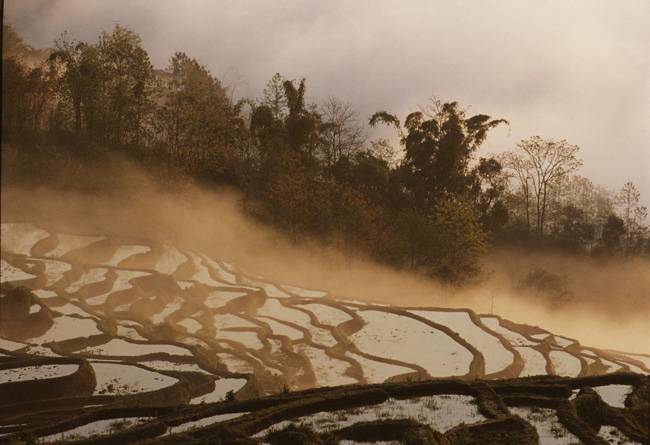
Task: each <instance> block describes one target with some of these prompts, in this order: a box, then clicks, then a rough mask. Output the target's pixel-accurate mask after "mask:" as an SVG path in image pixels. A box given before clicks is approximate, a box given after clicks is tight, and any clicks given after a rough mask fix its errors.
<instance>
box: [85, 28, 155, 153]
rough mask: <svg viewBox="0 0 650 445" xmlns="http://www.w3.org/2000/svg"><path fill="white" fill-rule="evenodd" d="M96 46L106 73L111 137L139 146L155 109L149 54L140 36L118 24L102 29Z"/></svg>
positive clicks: (153, 83) (116, 140)
mask: <svg viewBox="0 0 650 445" xmlns="http://www.w3.org/2000/svg"><path fill="white" fill-rule="evenodd" d="M97 48H98V50H99V53H100V56H101V59H102V62H103V66H102V68H103V72H104V73H105V75H106V79H105V80H106V83H105V84H104V87H105V88H106V91H105V94H106V99H107V104H108V105H109V109H108V111H109V112H108V113H107V116H106V117H107V118H108V122H107V125H108V136H109V140H112V141H114V142H117V143H118V144H134V145H135V146H137V145H138V144H139V143H140V141H141V138H142V136H143V133H144V131H145V126H144V123H145V120H146V118H147V117H148V116H149V115H150V114H151V113H152V112H153V109H154V102H153V95H154V92H155V88H156V84H155V74H154V71H153V66H152V65H151V62H150V61H149V55H148V54H147V52H146V51H145V50H144V48H142V41H141V39H140V37H139V36H138V35H137V34H136V33H135V32H134V31H132V30H130V29H128V28H125V27H123V26H120V25H119V24H115V27H114V28H113V32H112V33H110V34H109V33H107V32H106V31H104V32H102V35H101V36H100V39H99V44H98V46H97Z"/></svg>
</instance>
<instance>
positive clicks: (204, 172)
mask: <svg viewBox="0 0 650 445" xmlns="http://www.w3.org/2000/svg"><path fill="white" fill-rule="evenodd" d="M162 100H163V104H162V106H161V107H159V109H158V113H157V124H158V133H159V135H160V136H161V138H160V139H161V141H160V142H161V143H162V145H163V147H165V149H166V151H167V153H168V154H169V155H170V156H171V157H172V158H173V159H175V160H176V161H178V162H180V163H181V164H183V165H184V166H185V167H186V168H187V169H189V171H191V172H192V173H194V174H195V175H197V176H198V177H199V178H200V179H202V180H211V181H215V180H223V179H232V178H231V177H230V176H232V174H233V169H234V168H235V157H234V152H235V146H236V144H237V142H238V138H239V136H238V134H239V131H240V130H241V129H240V127H243V121H240V120H239V119H237V116H236V112H235V110H234V109H233V108H232V107H231V105H230V101H229V99H228V97H227V96H226V93H225V90H224V88H223V87H222V86H221V83H220V82H219V80H218V79H215V78H214V77H213V76H212V75H211V74H210V72H209V71H208V70H207V69H206V68H205V67H204V66H202V65H201V64H200V63H199V62H198V61H197V60H196V59H193V58H190V57H189V56H187V55H186V54H185V53H176V54H175V55H174V56H173V57H172V58H171V60H170V62H169V66H168V67H167V69H166V71H165V73H164V77H163V94H162Z"/></svg>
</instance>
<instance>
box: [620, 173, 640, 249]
mask: <svg viewBox="0 0 650 445" xmlns="http://www.w3.org/2000/svg"><path fill="white" fill-rule="evenodd" d="M640 199H641V193H639V191H638V190H637V188H636V187H635V185H634V184H633V183H631V182H627V183H625V185H624V186H623V188H621V191H620V192H619V193H618V196H617V200H618V204H619V205H620V206H621V210H622V214H621V219H622V220H623V222H624V224H625V251H626V253H631V252H633V251H634V249H635V247H637V244H639V242H640V241H642V240H643V238H644V237H645V236H646V234H647V231H648V227H646V226H645V224H644V223H645V220H646V218H647V217H648V210H647V209H646V207H645V206H642V205H639V200H640Z"/></svg>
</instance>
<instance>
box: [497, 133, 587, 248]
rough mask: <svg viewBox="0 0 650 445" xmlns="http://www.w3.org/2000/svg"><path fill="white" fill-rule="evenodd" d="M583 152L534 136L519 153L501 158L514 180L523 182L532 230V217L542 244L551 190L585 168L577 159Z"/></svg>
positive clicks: (521, 188) (575, 146)
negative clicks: (561, 181) (556, 182)
mask: <svg viewBox="0 0 650 445" xmlns="http://www.w3.org/2000/svg"><path fill="white" fill-rule="evenodd" d="M579 149H580V148H579V147H578V146H577V145H570V144H568V143H567V142H566V141H564V140H563V141H555V140H553V139H547V140H543V139H542V138H540V137H539V136H533V137H532V138H530V139H527V140H522V141H520V142H519V143H518V144H517V150H516V151H515V152H509V153H505V154H504V155H503V156H502V157H501V161H502V163H503V165H504V167H506V168H508V169H510V170H511V171H513V172H514V177H515V178H516V179H517V180H518V181H519V193H520V195H521V196H523V201H524V202H525V212H526V221H527V224H528V227H529V229H530V219H531V213H532V216H533V217H534V219H535V236H536V238H537V239H538V240H539V239H541V238H542V235H543V234H544V228H545V224H546V216H547V215H546V213H547V204H548V198H549V195H550V192H551V188H552V187H553V184H554V182H555V181H557V180H558V179H559V178H561V177H563V176H565V175H568V174H569V173H571V172H573V171H575V170H576V169H577V168H578V167H580V166H581V165H582V161H581V160H579V159H578V158H577V157H576V153H577V152H578V150H579ZM531 200H532V201H533V203H532V204H533V207H532V209H531V203H530V202H531ZM531 210H532V211H531Z"/></svg>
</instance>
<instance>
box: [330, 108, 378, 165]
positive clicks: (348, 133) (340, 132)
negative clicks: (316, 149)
mask: <svg viewBox="0 0 650 445" xmlns="http://www.w3.org/2000/svg"><path fill="white" fill-rule="evenodd" d="M319 110H320V113H321V116H322V125H321V128H320V132H321V135H322V140H323V143H322V148H321V153H322V157H323V158H324V161H325V163H326V165H327V166H328V167H331V166H332V165H334V164H335V163H336V162H337V161H338V160H339V159H341V158H342V157H350V156H351V155H352V154H353V153H355V152H358V151H360V150H361V148H362V147H363V144H364V143H365V142H366V139H367V136H366V134H365V130H364V128H363V127H362V126H361V125H359V123H358V122H357V118H358V117H359V112H358V111H357V110H355V109H354V108H352V104H350V103H344V102H342V101H340V100H339V99H337V98H336V97H334V96H330V97H329V98H328V99H327V100H326V101H325V102H323V104H322V105H321V107H320V108H319Z"/></svg>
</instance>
